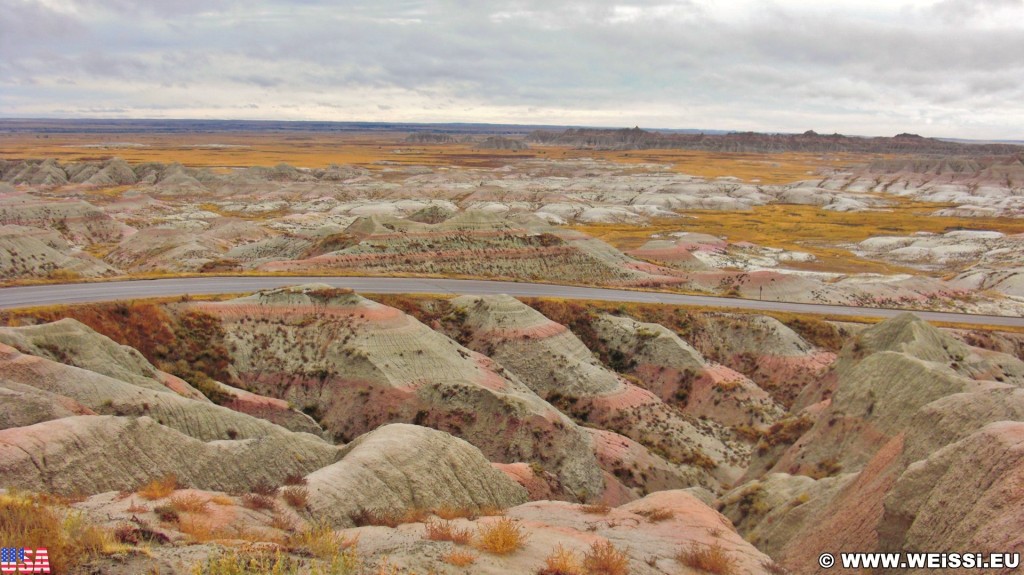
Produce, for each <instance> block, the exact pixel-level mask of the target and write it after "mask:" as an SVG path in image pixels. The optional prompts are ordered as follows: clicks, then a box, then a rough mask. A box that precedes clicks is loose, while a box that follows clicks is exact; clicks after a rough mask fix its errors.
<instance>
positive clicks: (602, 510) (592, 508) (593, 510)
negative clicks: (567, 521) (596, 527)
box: [580, 503, 612, 515]
mask: <svg viewBox="0 0 1024 575" xmlns="http://www.w3.org/2000/svg"><path fill="white" fill-rule="evenodd" d="M580 510H581V511H583V512H584V513H589V514H591V515H608V513H609V512H610V511H611V510H612V508H611V507H609V506H607V505H605V504H603V503H597V504H593V505H584V506H582V507H580Z"/></svg>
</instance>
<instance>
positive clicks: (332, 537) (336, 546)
mask: <svg viewBox="0 0 1024 575" xmlns="http://www.w3.org/2000/svg"><path fill="white" fill-rule="evenodd" d="M358 543H359V538H358V537H344V536H342V535H340V534H339V533H338V532H337V531H335V530H334V528H333V527H331V525H330V524H329V523H327V522H326V521H323V520H318V521H313V522H311V523H309V524H308V525H307V526H306V527H305V528H304V529H302V530H300V531H298V532H297V533H294V534H292V535H291V537H289V539H288V545H289V546H290V547H291V548H292V549H293V550H295V551H299V552H302V553H306V554H309V555H312V556H313V557H316V558H318V559H331V558H333V557H338V556H340V555H343V554H344V553H345V552H349V551H351V552H353V553H354V552H355V550H356V546H357V544H358Z"/></svg>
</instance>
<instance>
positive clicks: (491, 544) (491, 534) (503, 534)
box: [477, 517, 529, 555]
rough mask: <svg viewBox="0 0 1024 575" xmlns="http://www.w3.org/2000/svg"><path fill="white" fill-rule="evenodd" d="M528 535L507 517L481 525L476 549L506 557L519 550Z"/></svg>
mask: <svg viewBox="0 0 1024 575" xmlns="http://www.w3.org/2000/svg"><path fill="white" fill-rule="evenodd" d="M528 538H529V535H528V534H527V533H526V532H524V531H523V528H522V526H521V525H519V524H518V523H516V522H515V521H513V520H511V519H509V518H508V517H502V518H501V519H499V520H497V521H494V522H491V523H487V524H484V525H481V526H480V528H479V529H478V532H477V547H479V548H480V549H481V550H483V551H486V552H488V553H492V554H494V555H508V554H510V553H513V552H515V551H516V550H518V549H520V548H521V547H522V546H523V545H524V544H526V540H527V539H528Z"/></svg>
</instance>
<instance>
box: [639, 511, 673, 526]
mask: <svg viewBox="0 0 1024 575" xmlns="http://www.w3.org/2000/svg"><path fill="white" fill-rule="evenodd" d="M636 514H637V515H640V516H641V517H646V518H647V520H648V521H650V522H651V523H658V522H661V521H667V520H669V519H672V518H673V517H675V516H676V512H675V511H672V510H671V509H641V510H639V511H637V512H636Z"/></svg>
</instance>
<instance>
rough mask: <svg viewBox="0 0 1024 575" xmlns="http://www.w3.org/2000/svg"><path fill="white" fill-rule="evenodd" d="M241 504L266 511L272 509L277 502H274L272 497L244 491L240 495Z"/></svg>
mask: <svg viewBox="0 0 1024 575" xmlns="http://www.w3.org/2000/svg"><path fill="white" fill-rule="evenodd" d="M242 505H244V506H245V507H248V508H249V509H253V510H256V511H266V510H270V509H274V508H275V507H276V506H277V504H276V503H275V502H274V498H272V497H269V496H266V495H260V494H259V493H246V494H245V495H243V496H242Z"/></svg>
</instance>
